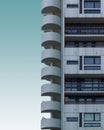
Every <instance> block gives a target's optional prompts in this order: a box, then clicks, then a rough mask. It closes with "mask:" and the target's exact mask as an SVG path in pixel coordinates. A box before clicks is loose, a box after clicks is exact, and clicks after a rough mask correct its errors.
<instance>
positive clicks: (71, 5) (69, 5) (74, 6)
mask: <svg viewBox="0 0 104 130" xmlns="http://www.w3.org/2000/svg"><path fill="white" fill-rule="evenodd" d="M67 8H78V4H67Z"/></svg>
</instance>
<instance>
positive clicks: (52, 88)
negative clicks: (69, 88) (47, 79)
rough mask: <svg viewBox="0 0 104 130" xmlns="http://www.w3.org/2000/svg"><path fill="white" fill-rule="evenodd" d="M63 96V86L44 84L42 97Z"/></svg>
mask: <svg viewBox="0 0 104 130" xmlns="http://www.w3.org/2000/svg"><path fill="white" fill-rule="evenodd" d="M60 94H61V86H60V85H58V84H44V85H43V86H42V87H41V95H42V96H55V95H60Z"/></svg>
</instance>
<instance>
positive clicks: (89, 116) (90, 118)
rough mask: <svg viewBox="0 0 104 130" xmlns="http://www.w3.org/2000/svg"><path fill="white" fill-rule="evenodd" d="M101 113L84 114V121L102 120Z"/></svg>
mask: <svg viewBox="0 0 104 130" xmlns="http://www.w3.org/2000/svg"><path fill="white" fill-rule="evenodd" d="M100 118H101V117H100V113H85V114H84V121H85V122H88V121H100V120H101V119H100Z"/></svg>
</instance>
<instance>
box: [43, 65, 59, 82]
mask: <svg viewBox="0 0 104 130" xmlns="http://www.w3.org/2000/svg"><path fill="white" fill-rule="evenodd" d="M60 77H61V69H60V68H59V67H54V66H49V67H45V68H43V69H42V71H41V78H42V79H45V80H49V81H51V80H54V81H56V82H57V81H58V80H59V79H60Z"/></svg>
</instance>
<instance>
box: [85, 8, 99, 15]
mask: <svg viewBox="0 0 104 130" xmlns="http://www.w3.org/2000/svg"><path fill="white" fill-rule="evenodd" d="M84 13H85V14H99V13H100V10H99V9H96V10H89V9H87V10H84Z"/></svg>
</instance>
